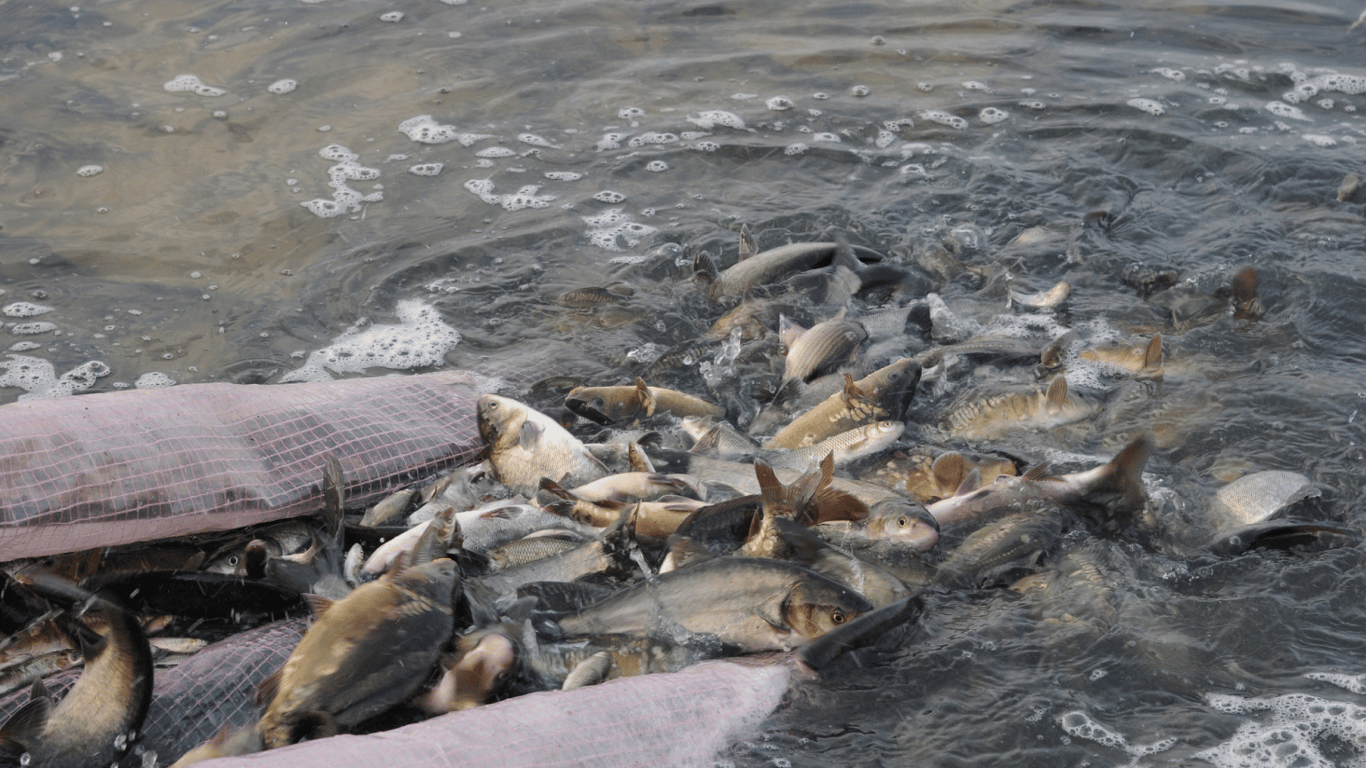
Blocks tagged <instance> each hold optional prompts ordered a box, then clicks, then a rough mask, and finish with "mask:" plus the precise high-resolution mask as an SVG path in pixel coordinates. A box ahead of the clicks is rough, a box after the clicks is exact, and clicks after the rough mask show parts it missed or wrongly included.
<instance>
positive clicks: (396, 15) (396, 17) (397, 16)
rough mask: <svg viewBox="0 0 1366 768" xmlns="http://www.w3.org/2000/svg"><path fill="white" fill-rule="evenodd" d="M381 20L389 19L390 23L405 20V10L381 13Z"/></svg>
mask: <svg viewBox="0 0 1366 768" xmlns="http://www.w3.org/2000/svg"><path fill="white" fill-rule="evenodd" d="M379 20H380V21H387V22H389V23H390V24H394V23H397V22H400V21H403V11H389V12H388V13H381V14H380V15H379Z"/></svg>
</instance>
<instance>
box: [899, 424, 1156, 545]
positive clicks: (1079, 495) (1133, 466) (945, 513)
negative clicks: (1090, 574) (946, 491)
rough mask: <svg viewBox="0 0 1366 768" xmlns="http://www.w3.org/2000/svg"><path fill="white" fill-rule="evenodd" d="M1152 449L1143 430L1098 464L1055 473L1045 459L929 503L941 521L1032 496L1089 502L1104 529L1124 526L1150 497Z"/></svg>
mask: <svg viewBox="0 0 1366 768" xmlns="http://www.w3.org/2000/svg"><path fill="white" fill-rule="evenodd" d="M1152 451H1153V441H1152V438H1150V437H1148V436H1146V435H1142V436H1139V437H1137V438H1135V439H1134V440H1132V441H1131V442H1130V443H1129V444H1128V445H1126V446H1124V448H1123V449H1121V450H1120V451H1119V453H1117V454H1115V457H1114V458H1113V459H1111V460H1110V461H1109V462H1107V463H1105V464H1103V465H1101V466H1099V467H1095V468H1094V469H1088V470H1085V471H1082V472H1073V473H1070V474H1066V475H1058V476H1053V475H1050V474H1049V470H1048V467H1047V465H1045V464H1040V465H1038V466H1035V467H1032V468H1031V469H1030V470H1029V471H1028V472H1026V473H1025V474H1023V475H1021V476H1019V477H1015V476H1012V475H1001V476H999V477H997V478H996V481H995V482H993V483H992V484H991V485H988V486H985V487H982V488H978V489H975V490H971V491H969V492H966V493H962V494H959V495H957V496H952V497H950V498H947V499H942V500H940V501H936V502H935V503H933V504H930V505H929V506H928V507H926V509H927V510H928V511H929V513H930V514H931V515H933V516H934V519H936V520H938V521H939V523H940V525H953V524H956V523H960V522H964V521H966V520H971V519H978V518H980V517H982V516H983V515H986V514H988V513H991V512H997V511H1000V510H1007V509H1018V508H1020V507H1022V506H1024V505H1027V504H1030V503H1032V502H1047V503H1049V504H1060V505H1073V506H1076V505H1085V506H1086V507H1087V508H1088V509H1091V510H1099V511H1098V512H1095V517H1096V521H1097V522H1098V523H1100V525H1101V527H1102V528H1103V529H1105V530H1108V531H1116V530H1123V529H1126V528H1128V527H1129V526H1130V525H1132V524H1133V522H1134V517H1135V515H1136V514H1137V513H1138V512H1139V511H1141V510H1142V508H1143V505H1144V504H1146V503H1147V500H1148V495H1147V492H1146V491H1145V490H1144V488H1143V477H1142V475H1143V468H1144V466H1146V465H1147V463H1148V457H1149V456H1151V455H1152Z"/></svg>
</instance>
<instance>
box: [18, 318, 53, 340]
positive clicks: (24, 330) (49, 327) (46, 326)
mask: <svg viewBox="0 0 1366 768" xmlns="http://www.w3.org/2000/svg"><path fill="white" fill-rule="evenodd" d="M55 330H57V324H56V323H49V322H47V321H45V320H40V321H38V322H36V323H15V324H14V325H11V326H10V327H9V332H10V333H12V334H14V335H15V336H37V335H38V334H40V333H48V332H50V331H55Z"/></svg>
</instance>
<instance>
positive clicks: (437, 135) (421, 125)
mask: <svg viewBox="0 0 1366 768" xmlns="http://www.w3.org/2000/svg"><path fill="white" fill-rule="evenodd" d="M398 130H399V133H402V134H404V135H405V136H407V137H408V138H410V139H412V140H413V141H416V142H420V143H422V144H445V143H446V142H448V141H458V142H460V145H461V146H463V147H468V146H470V145H471V144H473V143H474V142H476V141H481V140H483V139H488V138H492V136H490V135H489V134H486V133H460V132H459V131H457V130H456V129H455V126H453V125H442V124H440V123H438V122H436V121H435V120H433V119H432V116H431V115H418V116H417V117H410V118H408V119H407V120H404V121H403V122H401V123H399V124H398Z"/></svg>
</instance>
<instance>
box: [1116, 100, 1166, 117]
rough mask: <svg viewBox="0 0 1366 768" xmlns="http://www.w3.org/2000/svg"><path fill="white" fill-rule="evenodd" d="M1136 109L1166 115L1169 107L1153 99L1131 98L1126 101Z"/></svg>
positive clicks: (1151, 113)
mask: <svg viewBox="0 0 1366 768" xmlns="http://www.w3.org/2000/svg"><path fill="white" fill-rule="evenodd" d="M1124 103H1125V104H1128V105H1129V106H1131V107H1133V108H1134V109H1137V110H1141V111H1143V112H1147V113H1148V114H1150V115H1165V114H1166V113H1167V108H1166V107H1164V106H1162V105H1161V104H1159V103H1157V102H1156V101H1153V100H1152V99H1129V100H1128V101H1126V102H1124Z"/></svg>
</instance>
